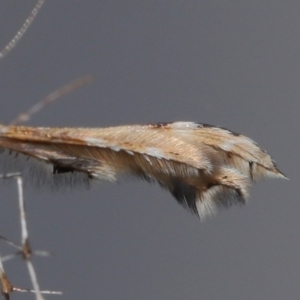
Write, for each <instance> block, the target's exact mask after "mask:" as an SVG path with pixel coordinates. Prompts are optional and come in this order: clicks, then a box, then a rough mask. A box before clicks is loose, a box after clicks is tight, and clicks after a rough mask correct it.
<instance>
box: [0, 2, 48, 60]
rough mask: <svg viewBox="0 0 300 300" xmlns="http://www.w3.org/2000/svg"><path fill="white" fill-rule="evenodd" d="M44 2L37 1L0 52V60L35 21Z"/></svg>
mask: <svg viewBox="0 0 300 300" xmlns="http://www.w3.org/2000/svg"><path fill="white" fill-rule="evenodd" d="M44 2H45V0H39V1H38V2H37V3H36V5H35V7H34V8H33V10H32V11H31V13H30V15H29V17H28V18H27V19H26V21H25V22H24V24H23V25H22V27H21V29H20V30H19V31H18V32H17V34H16V35H15V36H14V37H13V39H12V40H11V41H10V42H9V43H8V44H7V45H6V46H5V47H4V49H3V50H2V51H1V52H0V59H1V58H3V57H4V56H6V55H7V54H8V53H9V52H10V51H11V50H12V49H13V48H14V47H15V46H16V45H17V43H18V42H19V41H20V39H21V38H22V37H23V36H24V34H25V32H26V31H27V30H28V28H29V26H30V25H31V23H32V22H33V20H34V19H35V17H36V15H37V14H38V12H39V10H40V9H41V7H42V5H43V4H44Z"/></svg>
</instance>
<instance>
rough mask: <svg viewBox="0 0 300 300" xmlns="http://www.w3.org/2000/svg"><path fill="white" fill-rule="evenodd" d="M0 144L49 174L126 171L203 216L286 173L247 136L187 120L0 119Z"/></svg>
mask: <svg viewBox="0 0 300 300" xmlns="http://www.w3.org/2000/svg"><path fill="white" fill-rule="evenodd" d="M0 147H1V148H3V149H7V150H9V151H10V152H15V153H20V154H23V155H25V156H27V157H29V158H33V159H35V160H37V161H41V162H43V163H45V165H47V166H48V171H49V174H50V175H49V176H52V177H53V178H57V177H59V176H61V175H62V174H70V176H73V175H75V174H76V173H80V174H83V175H84V176H86V178H87V180H95V179H104V180H108V181H112V182H113V181H116V180H117V178H118V177H119V176H122V175H128V174H129V175H133V176H135V177H138V178H141V179H144V180H146V181H149V182H157V183H158V184H159V185H160V186H161V187H162V188H164V189H167V190H169V191H170V192H171V194H172V195H173V196H174V198H175V199H176V200H177V201H178V202H179V203H180V204H181V205H183V206H184V207H186V208H188V209H189V210H190V211H191V212H193V213H195V214H197V215H198V216H199V217H200V219H202V220H203V219H204V218H205V217H207V216H209V215H212V214H214V213H215V212H216V211H217V210H218V209H219V208H222V207H230V206H232V205H233V204H244V203H245V201H246V199H247V198H248V196H249V189H250V187H251V186H252V183H253V182H254V181H256V180H258V179H261V178H266V177H275V178H286V177H285V175H284V174H283V173H281V172H280V171H279V169H278V168H277V167H276V164H275V162H274V161H273V160H272V158H271V157H270V155H269V154H268V153H267V152H266V151H264V150H263V149H261V148H260V147H259V146H258V145H257V144H256V143H255V142H254V141H253V140H251V139H250V138H247V137H246V136H243V135H241V134H238V133H235V132H233V131H230V130H227V129H224V128H220V127H214V126H211V125H207V124H197V123H193V122H174V123H158V124H148V125H131V126H118V127H108V128H42V127H24V126H13V125H11V126H3V125H2V126H1V125H0ZM0 156H1V155H0ZM13 157H14V156H13Z"/></svg>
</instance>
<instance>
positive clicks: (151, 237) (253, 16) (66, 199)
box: [0, 0, 300, 300]
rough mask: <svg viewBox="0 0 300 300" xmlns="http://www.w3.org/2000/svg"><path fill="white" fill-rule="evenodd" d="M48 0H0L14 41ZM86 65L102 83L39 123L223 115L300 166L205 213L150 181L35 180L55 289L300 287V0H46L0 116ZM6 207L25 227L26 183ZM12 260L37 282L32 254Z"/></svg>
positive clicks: (4, 64) (223, 294)
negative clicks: (21, 211) (70, 185)
mask: <svg viewBox="0 0 300 300" xmlns="http://www.w3.org/2000/svg"><path fill="white" fill-rule="evenodd" d="M35 2H36V1H33V0H31V1H29V0H27V1H19V0H10V1H3V0H2V1H1V2H0V45H1V48H2V47H4V46H5V45H6V43H7V42H8V41H9V40H10V39H11V38H12V37H13V35H14V34H15V33H16V31H17V30H18V29H19V28H20V26H21V24H22V23H23V21H24V20H25V19H26V17H27V16H28V14H29V12H30V11H31V9H32V8H33V6H34V4H35ZM86 74H91V75H93V77H94V80H93V82H92V83H91V84H89V85H87V86H85V87H83V88H81V89H79V90H76V91H75V92H73V93H72V94H69V95H67V96H66V97H64V98H62V99H61V100H60V101H59V102H56V103H55V104H52V105H51V106H48V107H47V108H46V109H44V110H43V111H42V112H40V113H39V114H37V115H35V116H34V118H33V119H32V120H31V121H30V123H29V124H30V125H38V126H77V127H78V126H88V127H100V126H113V125H122V124H135V123H149V122H159V121H176V120H177V121H179V120H181V121H197V122H205V123H209V124H213V125H220V126H224V127H227V128H229V129H232V130H234V131H237V132H241V133H243V134H245V135H247V136H249V137H251V138H253V139H254V140H255V141H256V142H258V143H259V144H260V145H261V146H262V147H263V148H265V149H267V151H268V152H269V153H270V154H271V155H272V156H273V158H274V159H275V160H276V161H277V163H278V166H279V167H280V169H281V170H282V171H283V172H284V173H285V174H286V175H287V176H288V177H289V178H290V181H283V180H270V181H265V182H262V183H259V184H257V185H255V187H254V189H253V190H252V193H251V199H250V201H249V203H248V205H247V206H245V207H235V208H232V209H230V210H228V211H223V212H222V213H220V214H218V215H217V216H216V217H214V218H212V219H209V220H208V221H207V222H205V223H200V222H199V220H198V219H197V217H195V216H193V215H191V214H190V213H189V212H187V211H185V210H184V209H183V208H182V207H180V206H179V205H178V204H177V203H176V202H175V200H174V199H173V198H172V196H171V195H170V194H169V193H168V192H166V191H164V190H162V189H160V188H159V187H158V186H157V185H149V184H147V183H144V182H141V181H138V180H125V182H121V183H118V184H115V185H111V184H106V183H104V184H101V183H100V184H99V185H98V186H97V187H96V188H94V189H92V190H79V191H73V192H69V191H53V192H52V191H47V190H45V191H43V190H42V191H40V190H37V189H34V188H33V187H31V186H28V187H27V188H26V190H25V196H26V199H27V209H28V218H29V228H30V234H31V241H32V245H33V246H34V248H37V249H47V250H49V251H52V252H54V254H55V256H54V257H53V258H49V259H43V258H34V264H35V266H36V269H37V273H38V277H39V280H40V283H41V286H42V288H44V289H53V290H63V291H64V292H65V295H64V296H63V297H62V298H60V299H146V300H148V299H172V300H175V299H222V300H225V299H226V300H232V299H272V300H275V299H299V294H300V259H299V257H300V235H299V231H300V218H299V211H300V201H299V200H300V199H299V191H300V184H299V174H298V170H299V166H300V159H299V153H300V142H299V138H300V137H299V127H300V118H299V109H300V102H299V95H300V83H299V78H300V2H299V1H287V2H284V1H275V0H274V1H199V0H195V1H189V0H186V1H179V0H173V1H102V0H88V1H76V0H73V1H66V0H60V1H46V3H45V5H44V7H43V8H42V10H41V12H40V14H39V16H38V17H37V19H36V20H35V22H34V23H33V25H32V27H31V28H30V30H29V31H28V33H27V34H26V35H25V37H24V38H23V39H22V41H21V42H20V43H19V44H18V46H17V47H16V48H15V49H14V50H13V51H12V52H11V53H10V54H9V55H8V56H7V57H6V58H5V59H4V60H1V61H0V87H1V88H0V95H1V101H0V107H1V108H0V117H1V123H7V122H9V121H10V120H11V119H12V118H13V117H15V116H16V115H17V114H18V113H19V112H21V111H23V110H25V109H27V108H29V107H30V106H31V105H33V104H34V103H36V102H37V101H38V100H40V99H42V98H43V97H44V96H46V95H47V94H48V93H50V92H52V91H54V90H55V89H57V88H59V87H61V86H63V85H64V84H66V83H68V82H71V81H72V80H74V79H76V78H78V77H82V76H84V75H86ZM0 209H1V211H0V233H1V234H4V235H5V236H7V237H9V238H11V239H12V240H14V241H17V240H19V236H20V233H19V232H20V231H19V220H18V211H17V192H16V187H15V184H14V183H11V184H8V185H1V208H0ZM1 251H2V253H9V252H11V249H8V248H7V247H6V246H5V245H4V244H3V243H2V244H1ZM5 266H6V270H7V272H8V276H9V277H10V278H11V280H12V281H13V283H14V284H15V285H18V286H21V287H30V282H29V279H28V276H27V273H26V269H25V266H24V264H22V263H21V262H20V261H19V260H14V261H11V262H8V263H7V264H6V265H5ZM32 298H33V296H32V295H24V294H14V295H13V299H32ZM50 298H51V299H52V298H53V299H54V298H55V299H56V298H57V297H55V296H52V297H51V296H48V297H47V299H50Z"/></svg>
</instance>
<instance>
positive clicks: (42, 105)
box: [9, 75, 92, 125]
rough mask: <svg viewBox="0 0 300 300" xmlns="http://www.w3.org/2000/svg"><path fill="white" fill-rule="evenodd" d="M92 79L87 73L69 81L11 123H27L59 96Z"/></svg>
mask: <svg viewBox="0 0 300 300" xmlns="http://www.w3.org/2000/svg"><path fill="white" fill-rule="evenodd" d="M91 81H92V76H90V75H86V76H84V77H81V78H79V79H76V80H74V81H73V82H71V83H68V84H66V85H64V86H63V87H61V88H59V89H57V90H55V91H54V92H52V93H50V94H49V95H48V96H46V97H45V98H44V99H42V100H41V101H39V102H38V103H36V104H34V105H33V106H32V107H30V108H29V109H28V110H27V111H24V112H22V113H20V114H19V115H18V116H17V117H16V118H15V119H13V120H12V121H11V122H10V124H9V125H17V124H20V123H25V122H27V121H29V120H30V119H31V117H32V116H33V115H34V114H36V113H37V112H39V111H40V110H42V109H43V108H45V107H46V106H47V105H49V104H50V103H52V102H54V101H56V100H58V99H59V98H61V97H63V96H64V95H67V94H69V93H71V92H73V91H74V90H76V89H78V88H80V87H82V86H84V85H86V84H88V83H89V82H91Z"/></svg>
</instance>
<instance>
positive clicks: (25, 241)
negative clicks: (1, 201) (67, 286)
mask: <svg viewBox="0 0 300 300" xmlns="http://www.w3.org/2000/svg"><path fill="white" fill-rule="evenodd" d="M9 178H15V179H16V181H17V186H18V198H19V210H20V221H21V246H18V245H16V244H15V243H13V242H11V241H10V240H8V239H7V238H5V237H4V236H0V239H1V240H4V241H6V242H7V243H8V244H9V245H11V246H13V247H14V248H17V249H18V250H19V251H18V253H17V254H21V255H22V257H23V259H24V260H25V262H26V265H27V269H28V272H29V276H30V279H31V282H32V285H33V289H21V288H18V287H14V286H13V285H12V284H11V283H10V281H9V280H8V278H7V276H6V273H5V271H4V267H3V261H4V259H3V258H2V257H1V255H0V284H1V291H2V295H3V296H4V298H5V299H6V300H9V298H10V294H11V293H12V292H13V291H16V292H32V293H35V295H36V300H45V298H44V297H43V295H42V294H52V295H62V292H59V291H49V290H46V291H41V290H40V287H39V284H38V280H37V276H36V272H35V269H34V267H33V264H32V262H31V260H30V258H31V256H32V254H35V253H37V254H38V255H43V256H47V255H48V256H49V253H47V252H45V251H32V249H31V246H30V244H29V233H28V227H27V219H26V211H25V201H24V195H23V180H22V177H21V174H20V173H9V174H6V175H0V179H9ZM17 254H14V255H9V256H7V257H9V258H12V257H14V256H16V255H17Z"/></svg>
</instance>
